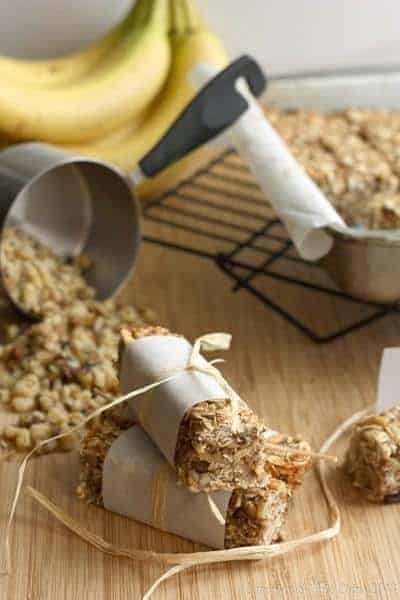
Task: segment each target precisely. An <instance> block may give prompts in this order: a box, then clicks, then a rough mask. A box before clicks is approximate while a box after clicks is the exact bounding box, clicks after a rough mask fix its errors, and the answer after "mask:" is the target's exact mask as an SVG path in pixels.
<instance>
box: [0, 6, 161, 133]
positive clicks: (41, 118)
mask: <svg viewBox="0 0 400 600" xmlns="http://www.w3.org/2000/svg"><path fill="white" fill-rule="evenodd" d="M143 7H145V11H144V10H143ZM134 14H135V16H137V15H140V16H141V18H140V19H137V18H135V25H134V26H133V27H131V28H130V29H129V30H128V31H127V33H126V34H125V35H124V36H123V37H122V39H121V40H120V42H119V44H118V45H117V47H116V48H115V50H114V57H113V59H112V61H111V62H107V60H106V65H105V67H104V68H100V67H99V68H97V69H95V72H94V73H92V74H89V75H88V76H87V77H85V78H83V79H79V80H78V81H76V82H73V83H72V84H71V85H65V86H56V87H54V88H53V87H51V88H49V89H47V88H42V87H38V88H33V87H32V86H31V87H29V88H27V87H26V86H23V85H21V84H20V83H16V82H15V81H13V80H11V79H10V78H6V77H3V78H2V82H1V86H0V130H1V131H3V132H5V133H6V134H8V135H10V136H12V137H14V138H16V139H40V140H42V141H47V142H53V143H76V142H85V141H88V140H93V139H96V138H99V137H101V136H103V135H107V134H108V133H110V132H112V131H114V130H115V129H117V128H119V127H122V126H123V125H124V124H125V123H128V122H129V121H131V120H132V119H134V118H135V117H136V116H137V115H139V114H140V113H141V112H142V111H143V110H144V108H145V107H146V106H148V104H149V103H150V102H151V101H152V100H153V99H154V98H155V97H156V96H157V94H158V93H159V91H160V90H161V88H162V86H163V84H164V82H165V80H166V77H167V75H168V70H169V66H170V59H171V55H170V44H169V39H168V29H169V10H168V0H139V1H138V3H137V5H136V6H135V9H134Z"/></svg>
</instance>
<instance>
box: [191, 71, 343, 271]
mask: <svg viewBox="0 0 400 600" xmlns="http://www.w3.org/2000/svg"><path fill="white" fill-rule="evenodd" d="M215 75H216V70H215V67H213V66H211V65H209V64H206V63H204V64H203V63H202V64H199V65H197V66H196V67H195V68H194V69H193V70H192V72H191V73H190V74H189V79H190V82H191V83H192V85H193V86H194V87H195V88H196V89H198V88H200V87H202V86H203V85H205V84H206V83H207V82H208V81H209V80H210V79H211V78H212V77H214V76H215ZM237 91H238V93H240V94H241V95H243V96H244V98H245V100H246V102H247V104H248V107H249V108H248V110H247V111H246V112H245V113H244V114H243V115H242V116H241V117H240V118H239V119H237V121H235V123H234V124H233V125H231V126H230V127H229V129H227V130H226V131H225V132H224V133H223V134H222V135H220V136H219V137H218V138H216V140H215V143H217V142H219V143H220V144H225V145H231V146H232V145H233V146H234V147H235V148H236V150H237V151H238V153H239V154H240V156H241V157H242V158H243V159H244V161H245V162H246V164H247V165H248V167H249V168H250V170H251V171H252V173H253V175H254V177H255V179H256V181H257V183H258V184H259V185H260V187H261V189H262V191H263V192H264V194H265V196H266V198H267V199H268V200H269V202H270V203H271V204H272V206H273V208H274V209H275V211H276V213H277V215H278V216H279V218H280V219H281V220H282V222H283V223H284V224H285V226H286V228H287V230H288V232H289V235H290V237H291V238H292V240H293V242H294V244H295V245H296V248H297V250H298V251H299V254H300V255H301V256H302V257H303V258H305V259H307V260H317V259H319V258H321V257H322V256H324V255H325V254H327V253H328V252H329V250H330V249H331V247H332V243H333V241H332V238H331V236H330V235H329V234H328V233H327V232H326V231H324V228H326V227H336V228H338V229H340V230H343V229H346V225H345V223H344V221H343V219H342V218H341V217H340V215H339V214H338V213H337V212H336V210H335V209H334V208H333V206H332V204H331V203H330V202H329V200H328V199H327V198H326V196H325V195H324V194H323V193H322V191H321V190H320V189H319V187H318V186H317V185H316V184H315V183H314V181H313V180H312V179H311V178H310V177H309V176H308V174H307V173H306V172H305V171H304V169H303V168H302V167H301V166H300V164H299V163H298V162H297V160H296V159H295V158H294V156H293V155H292V154H291V152H290V150H289V148H288V147H287V146H286V144H285V142H284V141H283V140H282V139H281V137H280V136H279V135H278V133H277V132H276V131H275V130H274V129H273V127H272V126H271V125H270V124H269V123H268V121H267V119H266V117H265V115H264V113H263V111H262V109H261V107H260V105H259V104H258V102H257V100H256V99H255V98H254V97H253V95H252V93H251V92H250V90H249V87H248V85H247V83H246V81H245V80H244V79H243V80H238V81H237Z"/></svg>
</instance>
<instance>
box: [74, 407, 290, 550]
mask: <svg viewBox="0 0 400 600" xmlns="http://www.w3.org/2000/svg"><path fill="white" fill-rule="evenodd" d="M81 463H82V472H81V484H80V486H79V488H78V495H79V496H80V497H81V498H83V499H85V500H86V501H87V502H91V503H95V504H99V505H102V506H104V508H106V509H108V510H111V511H113V512H116V513H118V514H121V515H124V516H127V517H131V518H133V519H136V520H139V521H142V522H144V523H147V524H149V525H152V526H154V527H157V528H159V529H162V530H164V531H168V532H170V533H175V534H177V535H180V536H182V537H185V538H187V539H190V540H192V541H194V542H199V543H202V544H205V545H207V546H210V547H213V548H235V547H238V546H252V545H266V544H270V543H271V542H274V541H277V540H279V536H280V530H281V528H282V525H283V522H284V519H285V514H286V510H287V505H288V499H289V488H288V486H287V485H286V484H285V483H283V482H282V481H278V480H276V479H274V478H272V477H269V479H268V480H267V481H266V486H265V488H264V489H247V490H242V489H236V490H234V491H233V492H228V491H219V492H214V493H213V494H212V496H211V497H212V500H213V502H214V503H215V505H216V506H217V507H218V509H219V511H220V513H221V515H222V516H223V517H224V519H225V524H224V523H223V522H221V521H219V520H218V519H217V517H216V515H215V514H214V513H213V511H212V510H211V508H210V504H209V500H208V498H207V496H206V494H191V493H190V492H189V491H188V490H186V489H185V488H184V487H183V486H182V485H180V484H179V481H178V479H177V477H176V473H174V471H173V469H172V468H171V467H170V466H169V465H168V463H167V462H166V461H165V459H164V458H163V456H162V455H161V454H160V452H159V451H158V449H157V448H156V447H155V446H154V444H153V443H152V442H151V440H150V439H149V438H148V436H147V435H146V433H145V432H144V431H143V430H142V429H141V428H140V427H139V426H137V425H133V426H132V421H129V420H123V419H121V418H120V417H118V416H117V415H115V414H114V415H110V416H107V417H103V418H102V419H101V420H100V421H97V422H96V423H94V424H92V425H91V426H90V428H89V430H88V432H87V434H86V436H85V438H84V440H83V442H82V446H81Z"/></svg>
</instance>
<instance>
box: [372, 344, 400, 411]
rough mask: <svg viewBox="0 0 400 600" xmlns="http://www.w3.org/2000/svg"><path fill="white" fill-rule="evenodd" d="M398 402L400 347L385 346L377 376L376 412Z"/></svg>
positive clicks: (387, 408)
mask: <svg viewBox="0 0 400 600" xmlns="http://www.w3.org/2000/svg"><path fill="white" fill-rule="evenodd" d="M399 402H400V348H385V349H384V351H383V354H382V360H381V366H380V369H379V377H378V393H377V399H376V412H378V413H381V412H384V411H385V410H389V409H390V408H393V406H394V405H395V404H398V403H399Z"/></svg>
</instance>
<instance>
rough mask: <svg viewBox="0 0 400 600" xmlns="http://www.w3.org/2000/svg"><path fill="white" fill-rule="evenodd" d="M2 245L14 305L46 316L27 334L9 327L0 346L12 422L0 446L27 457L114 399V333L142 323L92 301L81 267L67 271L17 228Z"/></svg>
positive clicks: (66, 445) (64, 444)
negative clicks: (109, 398) (109, 397)
mask: <svg viewBox="0 0 400 600" xmlns="http://www.w3.org/2000/svg"><path fill="white" fill-rule="evenodd" d="M5 240H6V247H5V250H3V251H4V252H5V256H6V258H7V259H8V263H6V266H8V265H9V269H8V272H7V277H9V278H12V282H13V289H16V290H18V292H17V293H18V301H19V302H22V303H24V306H25V302H26V303H27V307H28V308H29V309H33V310H34V311H35V312H38V309H39V307H40V308H41V309H42V312H43V313H44V317H43V319H42V320H41V321H40V322H38V323H34V324H31V325H30V326H28V327H27V328H25V329H21V330H20V328H19V326H17V325H15V324H13V325H11V326H9V328H8V333H9V337H10V338H12V340H11V341H10V342H9V343H7V344H5V345H3V346H0V403H1V404H2V409H3V408H4V410H5V412H6V413H9V414H11V415H12V416H14V419H13V420H14V421H15V424H10V425H5V426H4V427H3V428H2V429H0V433H1V437H0V440H1V442H0V443H1V446H2V447H3V448H16V449H17V450H21V451H26V450H29V449H30V448H32V447H34V446H35V444H37V443H38V442H39V441H41V440H44V439H47V438H49V437H51V436H53V435H56V434H58V433H60V432H64V431H67V430H68V429H69V428H70V427H71V426H73V425H75V424H77V423H79V422H80V421H81V420H82V418H83V417H84V416H85V415H87V414H88V413H90V412H92V411H93V410H94V409H95V408H97V407H99V406H101V405H103V404H105V403H106V402H107V400H106V399H105V398H104V396H102V395H101V394H108V395H115V394H116V392H117V386H118V382H117V371H116V361H117V358H118V356H117V355H118V343H119V331H120V329H121V327H132V326H137V325H139V324H141V323H143V321H142V318H141V317H140V316H139V314H138V313H137V311H136V310H135V309H134V308H133V307H132V306H126V305H125V306H123V305H120V304H119V303H118V302H116V301H115V300H107V301H105V302H96V301H95V300H94V299H93V296H94V290H93V289H92V288H90V287H89V286H88V285H87V284H86V282H85V279H84V278H83V276H82V268H84V267H85V266H86V265H85V264H84V263H83V264H82V261H81V263H79V262H76V263H75V264H73V265H66V264H65V263H64V262H63V261H61V260H60V259H59V258H57V257H56V256H55V255H54V254H53V253H52V252H51V251H50V250H49V249H48V248H45V247H43V245H41V244H40V243H38V242H37V241H35V240H33V239H32V238H31V237H30V236H27V235H26V234H24V233H21V232H20V231H19V230H16V229H14V228H13V229H10V230H9V231H8V232H6V238H5ZM3 260H4V256H3ZM11 263H12V264H11ZM8 283H10V282H8ZM76 442H77V438H76V437H74V436H72V435H71V436H67V437H65V438H62V439H61V440H59V441H57V442H54V443H50V444H49V445H47V446H46V447H45V451H53V450H56V449H57V450H58V449H63V450H68V449H71V448H72V447H74V446H75V444H76Z"/></svg>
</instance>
